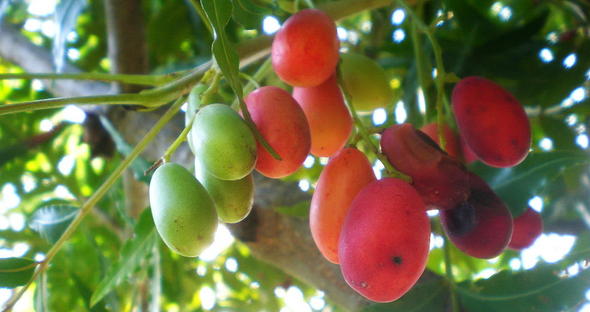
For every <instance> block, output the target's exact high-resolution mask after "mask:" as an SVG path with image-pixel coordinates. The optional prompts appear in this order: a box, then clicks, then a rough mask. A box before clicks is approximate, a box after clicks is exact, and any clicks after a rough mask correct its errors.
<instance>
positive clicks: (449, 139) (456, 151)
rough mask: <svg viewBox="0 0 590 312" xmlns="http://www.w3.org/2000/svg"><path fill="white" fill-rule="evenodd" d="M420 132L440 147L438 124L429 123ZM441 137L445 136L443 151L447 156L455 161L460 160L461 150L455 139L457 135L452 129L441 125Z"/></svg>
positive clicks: (457, 140)
mask: <svg viewBox="0 0 590 312" xmlns="http://www.w3.org/2000/svg"><path fill="white" fill-rule="evenodd" d="M420 131H422V132H424V133H426V135H428V136H429V137H430V138H431V139H432V140H433V141H434V142H436V144H438V145H440V142H439V140H438V123H436V122H431V123H429V124H427V125H425V126H424V127H422V129H420ZM443 135H444V136H445V141H446V145H445V151H446V152H447V154H449V155H450V156H451V157H453V158H455V159H461V150H460V147H459V138H458V137H457V134H456V133H455V132H454V131H453V129H451V128H450V127H449V126H448V125H446V124H445V125H443Z"/></svg>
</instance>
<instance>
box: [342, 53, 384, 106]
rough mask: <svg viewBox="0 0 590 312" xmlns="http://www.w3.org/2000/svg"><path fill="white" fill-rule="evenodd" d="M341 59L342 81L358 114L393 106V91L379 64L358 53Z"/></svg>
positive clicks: (343, 55) (345, 55)
mask: <svg viewBox="0 0 590 312" xmlns="http://www.w3.org/2000/svg"><path fill="white" fill-rule="evenodd" d="M340 57H341V59H342V61H341V65H340V71H341V72H342V80H343V83H344V86H345V87H346V90H347V91H348V93H349V94H350V96H351V103H352V105H353V106H354V108H355V109H356V110H357V111H358V112H371V111H372V110H374V109H376V108H385V107H387V106H388V105H389V104H391V101H392V100H393V90H391V88H390V87H389V81H388V79H387V76H386V75H385V71H384V70H383V68H381V67H380V66H379V64H377V63H376V62H375V61H374V60H372V59H370V58H368V57H366V56H364V55H362V54H357V53H346V54H342V55H341V56H340Z"/></svg>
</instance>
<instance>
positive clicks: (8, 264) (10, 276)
mask: <svg viewBox="0 0 590 312" xmlns="http://www.w3.org/2000/svg"><path fill="white" fill-rule="evenodd" d="M36 266H37V265H36V262H35V261H33V260H31V259H27V258H4V259H0V287H6V288H14V287H18V286H22V285H24V284H26V283H27V282H28V281H29V280H30V279H31V277H32V276H33V273H34V272H35V267H36Z"/></svg>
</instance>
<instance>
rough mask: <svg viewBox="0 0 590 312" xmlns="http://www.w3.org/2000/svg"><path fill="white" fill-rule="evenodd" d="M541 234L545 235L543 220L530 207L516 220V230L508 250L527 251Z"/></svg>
mask: <svg viewBox="0 0 590 312" xmlns="http://www.w3.org/2000/svg"><path fill="white" fill-rule="evenodd" d="M541 233H543V219H542V218H541V215H540V214H539V213H538V212H536V211H535V210H533V209H532V208H530V207H529V208H528V209H527V210H526V211H525V212H524V213H523V214H522V215H520V216H518V217H517V218H515V219H514V229H513V231H512V238H511V239H510V243H508V248H511V249H515V250H522V249H525V248H527V247H529V246H531V245H532V244H533V243H534V242H535V240H536V239H537V237H539V235H541Z"/></svg>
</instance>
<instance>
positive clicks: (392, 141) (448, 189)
mask: <svg viewBox="0 0 590 312" xmlns="http://www.w3.org/2000/svg"><path fill="white" fill-rule="evenodd" d="M381 149H382V151H383V153H384V154H385V156H387V159H388V160H389V162H390V163H391V164H392V165H393V166H394V167H395V168H397V169H398V170H399V171H401V172H403V173H405V174H407V175H409V176H410V177H411V178H412V185H413V186H414V187H415V188H416V190H417V191H418V193H420V196H422V200H424V203H425V204H426V207H427V208H428V209H451V208H453V207H455V206H456V205H457V204H459V203H461V202H464V201H465V200H466V199H467V197H468V196H469V174H468V172H467V170H466V169H465V167H464V166H463V164H461V163H460V162H459V161H458V160H456V159H454V158H452V157H450V156H449V155H447V154H446V153H444V152H443V151H442V150H441V149H440V148H439V147H438V145H436V143H435V142H434V141H432V139H430V138H429V137H428V136H427V135H426V134H424V133H422V132H421V131H418V130H416V129H414V127H413V126H412V125H411V124H402V125H393V126H391V127H389V128H387V130H385V132H383V134H382V136H381Z"/></svg>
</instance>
